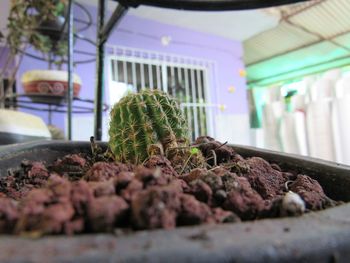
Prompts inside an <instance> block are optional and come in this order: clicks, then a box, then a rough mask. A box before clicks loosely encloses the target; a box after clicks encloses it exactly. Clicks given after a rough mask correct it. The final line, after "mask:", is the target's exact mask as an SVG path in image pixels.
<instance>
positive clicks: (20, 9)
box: [7, 0, 68, 61]
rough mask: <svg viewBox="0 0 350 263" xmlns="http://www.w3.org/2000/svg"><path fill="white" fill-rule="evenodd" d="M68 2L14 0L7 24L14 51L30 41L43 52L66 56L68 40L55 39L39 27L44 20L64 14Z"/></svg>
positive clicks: (58, 0) (64, 0) (9, 39)
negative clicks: (43, 32)
mask: <svg viewBox="0 0 350 263" xmlns="http://www.w3.org/2000/svg"><path fill="white" fill-rule="evenodd" d="M67 3H68V2H67V0H12V1H11V10H10V15H9V18H8V24H7V28H8V31H9V33H8V36H7V41H8V44H9V46H10V48H11V51H12V53H13V54H17V53H18V51H19V50H20V49H21V48H22V46H23V44H24V43H29V44H31V45H32V46H33V47H34V48H35V49H36V50H38V51H40V52H42V53H45V54H47V53H50V54H51V55H53V56H58V57H63V56H65V55H66V52H67V44H66V41H65V40H61V41H58V42H56V41H53V40H52V39H51V38H50V37H49V36H47V35H44V34H42V33H40V32H39V31H38V28H39V26H40V24H41V23H42V22H44V21H50V20H54V19H55V18H56V17H58V16H64V13H65V9H66V5H67ZM62 60H63V59H61V61H62Z"/></svg>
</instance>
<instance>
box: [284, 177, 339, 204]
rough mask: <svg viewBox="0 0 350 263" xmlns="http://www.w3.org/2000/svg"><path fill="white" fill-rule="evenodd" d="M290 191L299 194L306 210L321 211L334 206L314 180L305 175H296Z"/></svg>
mask: <svg viewBox="0 0 350 263" xmlns="http://www.w3.org/2000/svg"><path fill="white" fill-rule="evenodd" d="M290 190H291V191H293V192H295V193H297V194H299V195H300V196H301V198H302V199H303V200H304V202H305V204H306V208H308V209H311V210H321V209H324V208H327V207H330V206H334V205H335V204H336V203H335V202H334V201H333V200H331V199H329V198H328V197H327V196H326V194H325V193H324V191H323V189H322V187H321V185H320V184H319V183H318V182H317V181H316V180H314V179H312V178H310V177H309V176H306V175H301V174H300V175H298V177H297V178H296V180H295V181H294V182H293V183H292V184H291V185H290Z"/></svg>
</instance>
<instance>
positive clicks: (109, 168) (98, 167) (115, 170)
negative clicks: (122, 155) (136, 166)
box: [84, 162, 130, 182]
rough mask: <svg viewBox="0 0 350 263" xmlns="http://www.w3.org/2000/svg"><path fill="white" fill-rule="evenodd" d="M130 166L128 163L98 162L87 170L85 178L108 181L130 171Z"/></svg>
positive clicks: (87, 179)
mask: <svg viewBox="0 0 350 263" xmlns="http://www.w3.org/2000/svg"><path fill="white" fill-rule="evenodd" d="M129 171H130V167H129V166H128V165H126V164H122V163H118V164H114V163H106V162H97V163H94V164H93V166H92V167H91V168H90V169H89V170H88V171H87V172H86V174H85V175H84V180H86V181H94V182H100V181H108V180H109V179H111V178H114V177H117V176H118V175H119V174H120V173H122V172H129Z"/></svg>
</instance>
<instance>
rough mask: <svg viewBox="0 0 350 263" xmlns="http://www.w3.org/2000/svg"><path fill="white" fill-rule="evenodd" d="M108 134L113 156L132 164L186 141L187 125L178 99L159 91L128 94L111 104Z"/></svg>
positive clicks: (165, 152)
mask: <svg viewBox="0 0 350 263" xmlns="http://www.w3.org/2000/svg"><path fill="white" fill-rule="evenodd" d="M109 136H110V141H109V146H110V149H111V151H112V152H113V153H114V155H115V158H116V160H117V161H124V162H131V163H136V164H137V163H142V162H143V161H144V160H146V159H147V158H148V157H149V156H150V155H152V154H166V155H167V154H169V153H170V152H171V151H172V149H176V148H178V147H179V146H186V145H188V128H187V124H186V120H185V118H184V116H183V114H182V112H181V110H180V108H179V105H178V103H177V102H176V101H175V100H174V99H172V98H170V97H169V96H168V95H167V94H165V93H163V92H160V91H150V90H148V91H141V92H140V93H136V94H129V95H127V96H125V97H124V98H123V99H121V100H120V101H119V102H118V103H117V104H115V105H114V107H113V109H112V111H111V122H110V128H109ZM170 159H171V158H170Z"/></svg>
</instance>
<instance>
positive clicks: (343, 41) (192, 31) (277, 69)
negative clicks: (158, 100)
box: [0, 0, 350, 164]
mask: <svg viewBox="0 0 350 263" xmlns="http://www.w3.org/2000/svg"><path fill="white" fill-rule="evenodd" d="M30 2H35V6H34V7H32V6H30V7H28V3H30ZM48 5H50V6H48ZM66 5H67V1H65V0H50V1H20V0H17V1H10V0H2V1H0V10H1V13H2V15H1V17H0V32H1V33H0V37H1V38H0V107H1V109H0V144H9V143H15V142H20V141H28V140H36V139H43V138H45V139H66V138H67V114H66V105H67V103H66V100H65V97H66V88H67V87H66V86H67V74H66V72H65V70H66V69H67V63H66V62H67V57H66V52H67V47H66V46H65V45H64V43H66V35H67V32H65V30H61V28H63V27H62V25H64V14H65V8H66ZM116 5H117V4H116V3H115V2H113V1H109V2H108V10H109V11H110V13H111V12H112V11H113V10H114V9H115V6H116ZM43 10H44V11H43ZM73 10H74V12H73V13H74V34H75V39H74V72H75V74H76V75H75V76H74V96H75V99H74V101H73V104H74V105H73V125H72V139H73V140H89V138H90V136H91V135H93V133H94V132H93V129H94V117H93V108H94V97H95V81H96V79H95V71H96V46H95V42H96V19H97V1H95V0H80V1H75V5H74V6H73ZM349 13H350V1H348V0H313V1H307V2H301V3H298V4H293V5H285V6H279V7H273V8H266V9H257V10H249V11H225V12H192V11H175V10H168V9H162V8H154V7H144V6H141V7H139V8H137V9H131V10H130V11H129V12H128V13H127V15H126V16H125V17H124V18H123V19H122V21H121V23H120V24H119V25H118V27H116V28H115V30H114V31H113V33H112V35H111V37H110V38H109V40H108V42H107V48H106V52H105V56H106V63H105V75H104V81H105V93H104V119H103V137H102V139H103V140H104V141H107V140H108V121H109V120H108V114H109V110H110V108H111V105H113V104H114V103H116V102H118V101H119V100H120V99H121V98H122V97H123V96H125V95H126V94H127V93H128V92H130V91H139V90H141V89H159V90H163V91H165V92H167V93H169V94H170V95H172V96H174V97H176V98H177V99H178V101H179V102H180V105H181V108H182V109H183V111H184V114H185V116H186V117H187V120H188V124H189V126H190V127H191V136H192V139H195V138H196V137H197V136H200V135H209V136H212V137H215V138H216V139H217V140H219V141H222V142H226V141H227V142H228V143H233V144H241V145H250V146H255V147H260V148H266V149H272V150H276V151H283V152H287V153H295V154H301V155H308V156H312V157H317V158H322V159H326V160H331V161H337V162H341V163H346V164H350V114H349V112H350V109H348V107H350V106H349V105H350V97H349V94H350V75H349V73H348V72H349V70H350V20H349V19H348V14H349ZM31 18H32V19H31ZM62 18H63V21H62ZM33 21H34V22H33ZM52 32H53V33H52ZM348 149H349V150H348ZM348 151H349V153H348Z"/></svg>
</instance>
